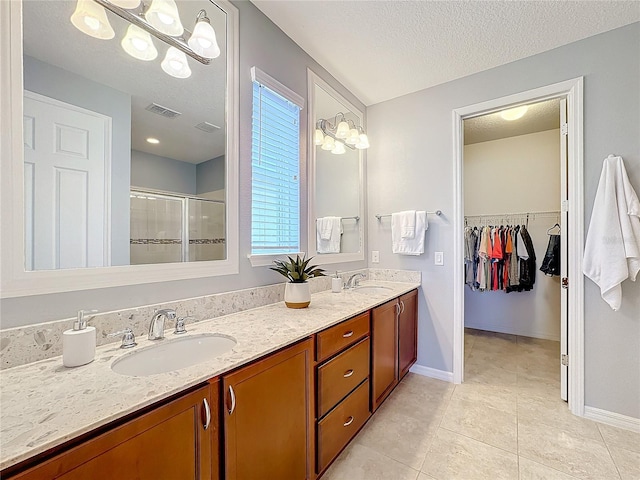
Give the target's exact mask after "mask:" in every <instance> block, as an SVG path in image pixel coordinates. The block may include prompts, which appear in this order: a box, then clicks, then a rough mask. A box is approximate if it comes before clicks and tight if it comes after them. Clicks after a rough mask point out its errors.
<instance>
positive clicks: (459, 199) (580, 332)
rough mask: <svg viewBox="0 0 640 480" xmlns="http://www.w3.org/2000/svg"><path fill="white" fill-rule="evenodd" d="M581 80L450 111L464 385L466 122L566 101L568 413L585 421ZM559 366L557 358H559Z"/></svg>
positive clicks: (457, 340) (458, 339)
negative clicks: (511, 109)
mask: <svg viewBox="0 0 640 480" xmlns="http://www.w3.org/2000/svg"><path fill="white" fill-rule="evenodd" d="M583 82H584V80H583V77H578V78H574V79H571V80H566V81H564V82H559V83H555V84H553V85H547V86H544V87H540V88H536V89H533V90H528V91H525V92H520V93H516V94H514V95H508V96H505V97H501V98H496V99H493V100H489V101H486V102H482V103H477V104H475V105H468V106H466V107H461V108H457V109H455V110H454V111H453V158H454V162H455V164H454V185H453V190H454V199H453V201H454V219H453V234H454V238H455V239H456V240H455V245H454V258H453V261H454V265H456V268H455V269H454V280H453V281H454V286H453V301H454V305H453V315H454V317H453V381H454V383H462V381H463V374H464V269H463V268H462V265H463V258H464V247H463V235H462V230H463V228H464V191H463V163H462V162H463V159H462V148H463V141H464V139H463V128H462V121H463V119H465V118H472V117H477V116H480V115H485V114H488V113H492V112H495V111H499V110H502V109H504V108H508V107H514V106H517V105H520V104H524V103H531V102H536V101H542V100H547V99H551V98H557V97H564V96H566V97H567V114H568V120H569V146H568V147H569V148H568V171H567V175H568V180H569V215H568V216H569V221H568V229H569V235H568V244H569V251H570V252H571V258H570V259H569V268H568V270H569V282H570V283H569V292H568V296H569V298H568V303H569V328H568V344H569V345H568V350H569V355H570V359H569V409H570V410H571V412H572V413H573V414H575V415H578V416H581V417H582V416H584V277H583V275H582V269H581V267H582V257H583V250H584V245H583V239H584V179H583ZM558 361H559V359H558Z"/></svg>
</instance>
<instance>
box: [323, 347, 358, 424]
mask: <svg viewBox="0 0 640 480" xmlns="http://www.w3.org/2000/svg"><path fill="white" fill-rule="evenodd" d="M369 343H370V342H369V338H368V337H367V338H365V339H364V340H362V341H361V342H360V343H358V344H356V345H354V346H353V347H351V348H349V349H348V350H345V351H344V352H342V353H341V354H340V355H338V356H337V357H334V358H332V359H331V360H329V361H328V362H327V363H325V364H324V365H322V366H321V367H318V418H321V417H322V416H323V415H324V414H325V413H327V412H328V411H329V410H331V409H332V408H333V407H334V405H336V404H337V403H338V402H339V401H340V400H342V399H343V398H344V397H346V396H347V394H348V393H349V392H350V391H351V390H353V389H354V388H355V387H356V386H357V385H359V384H360V382H362V380H364V379H365V378H367V377H368V376H369Z"/></svg>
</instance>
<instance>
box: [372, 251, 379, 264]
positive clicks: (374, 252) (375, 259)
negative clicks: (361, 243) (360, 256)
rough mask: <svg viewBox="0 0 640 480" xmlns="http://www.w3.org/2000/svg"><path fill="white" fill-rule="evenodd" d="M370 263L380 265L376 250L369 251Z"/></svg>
mask: <svg viewBox="0 0 640 480" xmlns="http://www.w3.org/2000/svg"><path fill="white" fill-rule="evenodd" d="M371 263H380V252H379V251H378V250H372V251H371Z"/></svg>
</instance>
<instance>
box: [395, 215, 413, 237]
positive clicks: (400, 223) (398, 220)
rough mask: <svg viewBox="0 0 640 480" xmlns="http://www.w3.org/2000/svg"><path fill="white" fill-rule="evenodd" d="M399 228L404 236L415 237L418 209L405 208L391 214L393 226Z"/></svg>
mask: <svg viewBox="0 0 640 480" xmlns="http://www.w3.org/2000/svg"><path fill="white" fill-rule="evenodd" d="M394 227H395V228H399V229H400V236H401V237H402V238H413V237H415V235H416V211H415V210H405V211H404V212H398V213H392V214H391V228H394Z"/></svg>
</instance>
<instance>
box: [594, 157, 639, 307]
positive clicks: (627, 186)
mask: <svg viewBox="0 0 640 480" xmlns="http://www.w3.org/2000/svg"><path fill="white" fill-rule="evenodd" d="M582 270H583V272H584V274H585V275H586V276H587V277H589V278H590V279H591V280H593V281H594V282H595V283H596V284H597V285H598V286H599V287H600V294H601V295H602V298H603V300H604V301H605V302H607V303H608V304H609V306H610V307H611V308H612V309H613V310H618V309H619V308H620V306H621V304H622V287H621V285H620V284H621V283H622V282H623V281H624V280H626V279H627V278H630V279H631V280H632V281H635V279H636V276H637V274H638V271H639V270H640V201H638V196H637V195H636V192H635V191H634V190H633V187H632V186H631V183H630V182H629V177H628V176H627V172H626V170H625V168H624V163H623V161H622V157H614V156H612V155H610V156H609V157H608V158H606V159H605V160H604V164H603V166H602V173H601V175H600V182H599V183H598V190H597V192H596V198H595V202H594V204H593V212H592V214H591V221H590V222H589V231H588V233H587V240H586V243H585V251H584V261H583V264H582Z"/></svg>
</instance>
